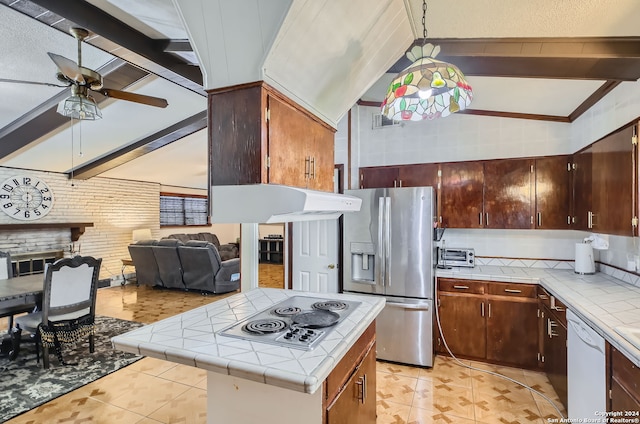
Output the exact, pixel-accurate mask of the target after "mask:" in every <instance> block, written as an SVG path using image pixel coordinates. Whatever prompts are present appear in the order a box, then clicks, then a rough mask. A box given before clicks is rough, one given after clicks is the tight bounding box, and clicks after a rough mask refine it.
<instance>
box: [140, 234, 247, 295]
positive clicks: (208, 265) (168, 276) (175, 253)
mask: <svg viewBox="0 0 640 424" xmlns="http://www.w3.org/2000/svg"><path fill="white" fill-rule="evenodd" d="M129 254H130V255H131V260H132V261H133V265H134V266H135V268H136V277H137V280H138V284H144V285H149V286H153V287H161V288H166V289H179V290H187V291H198V292H201V293H214V294H220V293H227V292H230V291H234V290H238V289H239V288H240V259H239V258H231V259H227V260H222V258H221V257H220V254H219V252H218V249H217V248H216V246H215V245H214V244H213V243H210V242H208V241H202V240H188V241H187V242H186V243H183V242H181V241H180V240H178V239H173V238H171V239H169V238H167V239H162V240H141V241H138V242H136V243H133V244H130V245H129Z"/></svg>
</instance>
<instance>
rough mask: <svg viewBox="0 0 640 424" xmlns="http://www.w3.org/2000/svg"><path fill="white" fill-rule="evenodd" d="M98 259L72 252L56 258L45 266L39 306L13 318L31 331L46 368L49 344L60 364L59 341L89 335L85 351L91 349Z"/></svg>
mask: <svg viewBox="0 0 640 424" xmlns="http://www.w3.org/2000/svg"><path fill="white" fill-rule="evenodd" d="M101 264H102V259H101V258H99V259H96V258H93V257H91V256H75V257H73V258H64V259H59V260H58V261H56V262H54V263H53V264H47V265H46V268H45V276H44V286H43V293H42V310H40V311H36V312H32V313H29V314H27V315H21V316H18V317H16V318H15V322H16V328H18V329H19V330H25V331H28V332H29V333H31V334H32V335H33V337H34V339H35V342H36V354H37V360H38V363H39V362H40V348H42V363H43V367H44V368H45V369H46V368H49V348H51V347H53V348H54V350H55V353H56V356H57V357H58V361H60V363H61V364H63V365H67V364H66V363H65V361H64V359H63V358H62V350H61V345H62V343H75V342H77V341H80V340H82V339H85V338H86V337H88V338H89V352H91V353H93V351H94V333H95V313H96V294H97V291H98V275H99V272H100V265H101Z"/></svg>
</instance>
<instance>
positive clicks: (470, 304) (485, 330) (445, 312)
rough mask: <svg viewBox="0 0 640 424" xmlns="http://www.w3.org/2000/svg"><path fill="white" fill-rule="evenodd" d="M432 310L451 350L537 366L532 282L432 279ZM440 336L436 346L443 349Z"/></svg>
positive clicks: (510, 363)
mask: <svg viewBox="0 0 640 424" xmlns="http://www.w3.org/2000/svg"><path fill="white" fill-rule="evenodd" d="M438 314H439V316H440V324H441V326H442V332H443V334H444V339H445V340H444V341H446V343H447V345H448V346H449V348H450V349H451V352H453V354H454V355H460V356H462V357H465V358H469V359H478V360H483V361H488V362H494V363H499V364H505V365H510V366H516V367H522V368H532V369H533V368H537V366H538V336H537V335H538V303H537V300H536V286H535V285H531V284H513V283H499V282H492V281H476V280H457V279H450V278H438ZM444 341H443V340H442V339H441V336H440V335H438V338H437V340H436V350H437V351H438V352H440V353H445V354H446V353H448V351H447V349H446V347H445V345H444Z"/></svg>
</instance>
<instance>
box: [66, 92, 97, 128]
mask: <svg viewBox="0 0 640 424" xmlns="http://www.w3.org/2000/svg"><path fill="white" fill-rule="evenodd" d="M57 112H58V113H59V114H60V115H62V116H66V117H67V118H72V119H81V120H86V121H94V120H96V119H100V118H102V112H100V108H99V107H98V104H97V103H96V101H95V100H94V99H93V97H91V96H85V95H82V94H73V95H71V96H69V97H67V98H66V99H65V100H64V101H62V102H60V103H58V109H57Z"/></svg>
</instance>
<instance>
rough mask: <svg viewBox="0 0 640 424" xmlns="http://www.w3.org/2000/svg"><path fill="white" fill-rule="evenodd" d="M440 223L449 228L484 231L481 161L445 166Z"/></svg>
mask: <svg viewBox="0 0 640 424" xmlns="http://www.w3.org/2000/svg"><path fill="white" fill-rule="evenodd" d="M441 170H442V180H441V188H440V205H441V206H440V210H441V213H442V215H441V217H440V219H439V221H440V222H441V225H442V227H446V228H482V227H483V225H482V224H483V222H484V219H483V209H482V191H483V184H484V170H483V165H482V162H459V163H443V164H442V165H441Z"/></svg>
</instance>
